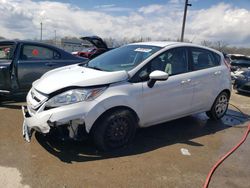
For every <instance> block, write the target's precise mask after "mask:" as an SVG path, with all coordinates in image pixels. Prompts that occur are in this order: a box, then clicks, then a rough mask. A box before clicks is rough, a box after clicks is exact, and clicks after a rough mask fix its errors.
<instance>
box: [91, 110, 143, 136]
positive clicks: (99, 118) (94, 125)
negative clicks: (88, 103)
mask: <svg viewBox="0 0 250 188" xmlns="http://www.w3.org/2000/svg"><path fill="white" fill-rule="evenodd" d="M117 110H128V111H130V112H131V114H133V116H134V117H135V119H136V121H137V122H139V117H138V115H137V113H136V112H135V111H134V110H133V109H131V108H129V107H127V106H116V107H113V108H110V109H108V110H106V111H105V112H103V113H102V114H101V115H100V116H99V117H98V118H97V119H96V120H95V122H94V124H93V126H92V127H91V129H90V134H92V132H93V130H94V129H95V127H96V126H97V123H98V122H99V121H100V120H101V119H103V117H104V116H105V115H107V114H110V113H112V112H114V111H117ZM137 126H138V124H137Z"/></svg>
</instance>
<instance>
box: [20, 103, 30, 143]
mask: <svg viewBox="0 0 250 188" xmlns="http://www.w3.org/2000/svg"><path fill="white" fill-rule="evenodd" d="M22 112H23V117H24V121H23V138H24V140H25V141H27V142H30V140H31V136H32V130H31V129H30V128H29V127H28V126H27V124H26V121H25V118H26V117H27V113H28V110H27V107H26V106H22Z"/></svg>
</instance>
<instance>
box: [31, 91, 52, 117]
mask: <svg viewBox="0 0 250 188" xmlns="http://www.w3.org/2000/svg"><path fill="white" fill-rule="evenodd" d="M47 100H48V96H47V95H45V94H43V93H41V92H39V91H37V90H35V89H34V88H32V89H31V91H30V92H29V94H28V97H27V103H28V109H29V112H30V113H31V114H35V113H36V112H37V111H38V110H39V109H40V108H41V106H42V105H43V104H44V103H45V102H46V101H47Z"/></svg>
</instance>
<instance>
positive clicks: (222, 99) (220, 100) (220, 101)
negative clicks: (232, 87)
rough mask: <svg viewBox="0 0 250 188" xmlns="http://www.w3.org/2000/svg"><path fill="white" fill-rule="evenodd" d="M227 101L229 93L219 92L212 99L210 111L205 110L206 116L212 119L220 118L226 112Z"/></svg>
mask: <svg viewBox="0 0 250 188" xmlns="http://www.w3.org/2000/svg"><path fill="white" fill-rule="evenodd" d="M228 103H229V95H228V93H227V92H225V91H223V92H221V93H220V94H219V95H218V96H217V98H216V99H215V101H214V104H213V106H212V108H211V110H210V111H207V112H206V114H207V116H208V117H209V118H210V119H212V120H219V119H221V118H222V117H223V116H224V115H225V113H226V112H227V108H228Z"/></svg>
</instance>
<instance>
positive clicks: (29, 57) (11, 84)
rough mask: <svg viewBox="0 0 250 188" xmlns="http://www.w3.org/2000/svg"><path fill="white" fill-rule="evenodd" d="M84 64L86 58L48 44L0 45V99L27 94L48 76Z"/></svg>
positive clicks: (17, 41) (11, 41)
mask: <svg viewBox="0 0 250 188" xmlns="http://www.w3.org/2000/svg"><path fill="white" fill-rule="evenodd" d="M83 61H86V58H80V57H75V56H73V55H72V54H70V53H68V52H66V51H64V50H62V49H59V48H57V47H55V46H52V45H48V44H44V43H39V42H31V41H22V40H3V41H0V95H12V94H19V93H27V92H28V90H29V89H30V88H31V85H32V82H34V81H35V80H37V79H38V78H40V77H41V76H42V75H43V74H44V73H45V72H47V71H49V70H52V69H54V68H58V67H62V66H66V65H72V64H76V63H80V62H83ZM57 81H58V82H60V80H57Z"/></svg>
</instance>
